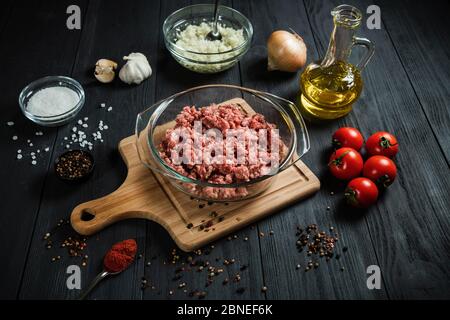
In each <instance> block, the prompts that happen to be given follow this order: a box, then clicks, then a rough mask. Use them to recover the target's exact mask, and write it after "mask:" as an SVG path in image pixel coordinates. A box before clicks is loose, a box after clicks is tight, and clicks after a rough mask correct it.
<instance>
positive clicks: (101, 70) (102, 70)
mask: <svg viewBox="0 0 450 320" xmlns="http://www.w3.org/2000/svg"><path fill="white" fill-rule="evenodd" d="M116 69H117V63H116V62H114V61H112V60H108V59H100V60H98V61H97V62H96V63H95V71H94V76H95V78H97V80H98V81H100V82H102V83H110V82H112V81H113V80H114V77H115V76H116V73H115V72H114V71H115V70H116Z"/></svg>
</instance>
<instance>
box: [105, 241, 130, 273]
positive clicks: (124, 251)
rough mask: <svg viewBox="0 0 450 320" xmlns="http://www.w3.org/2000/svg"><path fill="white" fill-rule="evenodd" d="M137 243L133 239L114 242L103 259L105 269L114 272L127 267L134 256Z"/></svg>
mask: <svg viewBox="0 0 450 320" xmlns="http://www.w3.org/2000/svg"><path fill="white" fill-rule="evenodd" d="M136 251H137V244H136V241H135V240H134V239H128V240H124V241H121V242H118V243H116V244H115V245H113V246H112V247H111V249H110V250H109V251H108V253H107V254H106V255H105V258H104V259H103V266H104V268H105V270H106V271H109V272H112V273H116V272H121V271H123V270H125V269H126V268H128V266H129V265H130V264H131V263H132V262H133V261H134V257H135V256H136Z"/></svg>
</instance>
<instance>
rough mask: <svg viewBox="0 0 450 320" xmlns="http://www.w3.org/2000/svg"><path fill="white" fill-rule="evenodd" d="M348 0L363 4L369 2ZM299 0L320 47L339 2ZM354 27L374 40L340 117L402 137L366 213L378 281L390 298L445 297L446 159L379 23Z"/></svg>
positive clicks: (448, 257) (448, 277) (448, 255)
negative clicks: (356, 94)
mask: <svg viewBox="0 0 450 320" xmlns="http://www.w3.org/2000/svg"><path fill="white" fill-rule="evenodd" d="M349 3H350V4H353V5H355V6H357V7H359V8H361V9H362V10H363V11H364V10H365V8H367V7H368V6H369V5H370V4H372V3H371V2H370V1H349ZM305 4H306V8H307V12H308V15H309V17H310V22H311V27H312V30H313V32H314V35H315V38H316V41H317V43H318V47H319V48H320V49H321V52H322V53H323V48H326V47H327V43H328V40H329V32H327V31H328V30H330V29H331V20H330V19H329V12H330V10H331V9H332V8H333V7H334V6H336V5H338V4H339V3H338V2H337V1H330V2H326V3H320V4H319V3H317V2H316V1H305ZM406 14H407V12H404V15H406ZM360 34H363V35H365V36H367V37H368V38H369V39H371V40H372V41H373V42H374V43H375V44H376V53H375V55H374V57H373V59H372V61H370V63H369V65H368V66H367V68H366V69H365V70H364V72H363V78H364V89H363V94H362V96H361V98H360V100H359V101H358V102H357V103H356V105H355V108H354V110H353V112H352V113H351V114H350V115H349V116H348V117H347V119H346V121H351V122H350V123H353V124H355V125H357V127H358V128H360V130H361V131H362V132H363V133H364V134H365V135H366V137H367V136H368V135H369V134H370V133H372V132H375V131H377V130H386V131H390V132H393V133H394V134H395V135H396V136H397V138H398V140H399V141H400V145H401V147H400V152H399V154H398V155H397V156H396V158H395V161H396V164H397V167H398V170H399V172H398V177H397V181H396V182H395V183H394V184H393V185H392V186H391V187H390V189H389V192H386V193H385V194H383V195H382V196H381V199H380V201H378V204H377V206H375V207H373V208H371V209H369V210H368V211H367V212H366V213H365V214H364V216H365V219H366V221H367V224H368V227H369V231H370V237H371V239H372V241H373V244H374V248H375V251H376V255H377V257H378V262H379V264H380V268H381V272H382V276H383V279H384V285H385V288H386V290H387V292H388V294H389V297H390V298H393V299H406V298H416V299H419V298H427V297H428V298H430V297H434V298H448V297H449V296H450V290H448V285H449V281H450V270H449V269H448V268H446V267H444V266H446V265H449V262H450V250H449V243H450V242H449V234H448V232H447V230H448V228H449V227H450V221H449V219H448V208H449V205H450V198H449V195H448V190H449V188H450V179H449V175H450V172H449V170H448V164H447V162H446V160H445V157H443V155H442V153H441V151H440V148H439V145H438V143H437V141H436V138H435V137H434V135H433V132H432V130H431V128H430V126H429V125H428V121H427V119H426V117H425V114H424V112H423V110H422V108H421V107H420V103H419V101H418V99H417V97H416V95H415V93H414V90H413V88H412V87H411V85H410V84H409V80H408V76H407V73H406V72H405V70H404V69H403V66H402V64H401V61H400V59H399V57H398V56H397V53H396V51H395V48H394V47H393V45H392V42H391V39H390V38H389V35H388V34H387V32H386V29H385V28H384V25H383V26H382V28H381V30H367V29H366V28H365V24H363V27H362V30H361V31H360ZM347 123H348V122H347ZM331 132H332V130H330V134H331ZM417 141H421V143H417ZM429 150H434V151H433V152H430V151H429ZM341 215H342V216H345V215H346V213H345V212H341Z"/></svg>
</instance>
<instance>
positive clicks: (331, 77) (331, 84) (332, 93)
mask: <svg viewBox="0 0 450 320" xmlns="http://www.w3.org/2000/svg"><path fill="white" fill-rule="evenodd" d="M300 85H301V89H302V95H301V99H300V105H301V106H300V108H301V111H302V113H303V115H304V116H305V117H307V118H319V119H324V120H326V119H336V118H340V117H343V116H345V115H346V114H348V113H349V112H350V111H351V110H352V105H353V102H354V101H356V100H357V99H358V97H359V95H360V94H361V91H362V87H363V82H362V79H361V73H360V72H359V70H358V69H357V68H356V67H355V66H353V65H352V64H350V63H347V62H344V61H337V62H334V63H333V64H331V65H329V66H321V65H319V64H315V63H313V64H310V65H309V66H308V67H307V68H306V70H305V71H304V72H303V74H302V76H301V79H300Z"/></svg>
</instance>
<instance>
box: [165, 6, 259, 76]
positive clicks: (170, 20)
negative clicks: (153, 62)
mask: <svg viewBox="0 0 450 320" xmlns="http://www.w3.org/2000/svg"><path fill="white" fill-rule="evenodd" d="M218 13H219V24H221V25H223V26H226V27H231V28H233V29H243V35H244V42H243V43H242V44H241V45H239V46H237V47H235V48H233V49H231V50H229V51H224V52H220V53H200V52H195V51H190V50H186V49H183V48H181V47H179V46H177V44H176V42H177V40H178V33H179V32H180V31H183V30H184V29H186V27H187V26H189V25H199V24H201V23H202V22H206V23H212V21H213V16H214V5H213V4H197V5H192V6H187V7H184V8H182V9H180V10H177V11H175V12H173V13H172V14H171V15H170V16H168V17H167V19H166V20H165V21H164V24H163V34H164V42H165V44H166V48H167V50H169V52H170V53H171V54H172V56H173V57H174V59H175V60H176V61H178V63H180V64H181V65H182V66H184V67H185V68H187V69H189V70H192V71H195V72H198V73H216V72H220V71H223V70H226V69H228V68H231V67H232V66H233V65H234V64H236V62H238V60H239V59H240V58H241V57H242V56H243V55H244V54H245V53H246V52H247V51H248V49H249V48H250V44H251V42H252V37H253V27H252V24H251V23H250V21H249V20H248V19H247V18H246V17H245V16H244V15H243V14H242V13H240V12H239V11H236V10H234V9H232V8H229V7H226V6H219V8H218Z"/></svg>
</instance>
